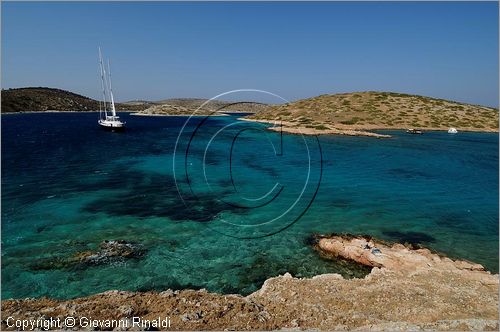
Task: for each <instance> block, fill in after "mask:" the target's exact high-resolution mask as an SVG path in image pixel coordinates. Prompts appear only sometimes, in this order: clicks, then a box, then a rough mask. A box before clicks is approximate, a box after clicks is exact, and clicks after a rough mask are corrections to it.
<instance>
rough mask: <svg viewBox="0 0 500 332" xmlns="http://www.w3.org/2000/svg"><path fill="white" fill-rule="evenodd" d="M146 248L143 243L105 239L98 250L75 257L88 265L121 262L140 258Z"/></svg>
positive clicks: (81, 253) (78, 254)
mask: <svg viewBox="0 0 500 332" xmlns="http://www.w3.org/2000/svg"><path fill="white" fill-rule="evenodd" d="M145 253H146V250H145V249H144V247H143V246H142V245H141V244H138V243H134V242H127V241H124V240H105V241H103V242H101V244H100V250H99V251H97V252H92V251H85V252H80V253H77V254H76V255H75V258H76V259H77V260H78V261H79V262H80V263H83V264H86V265H102V264H110V263H115V262H121V261H124V260H125V259H130V258H140V257H142V256H144V254H145Z"/></svg>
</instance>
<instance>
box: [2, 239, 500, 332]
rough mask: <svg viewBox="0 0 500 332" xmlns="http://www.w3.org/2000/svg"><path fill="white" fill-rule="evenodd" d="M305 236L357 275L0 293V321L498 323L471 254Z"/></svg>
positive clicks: (251, 326)
mask: <svg viewBox="0 0 500 332" xmlns="http://www.w3.org/2000/svg"><path fill="white" fill-rule="evenodd" d="M110 245H112V248H113V250H110V248H109V247H110ZM312 245H313V247H314V248H315V249H316V250H317V251H318V253H319V254H320V255H322V256H324V257H325V258H326V259H347V260H352V261H355V262H357V263H359V264H363V265H366V266H369V267H372V271H371V273H369V274H368V275H367V276H366V277H364V278H362V279H359V278H354V279H344V278H343V277H342V276H341V275H339V274H326V275H319V276H316V277H313V278H304V279H299V278H294V277H293V276H291V275H290V274H288V273H287V274H285V275H284V276H279V277H275V278H270V279H268V280H266V281H265V283H264V284H263V286H262V288H261V289H260V290H258V291H257V292H255V293H252V294H250V295H248V296H246V297H243V296H241V295H220V294H214V293H209V292H207V291H205V290H198V291H195V290H182V291H173V290H166V291H163V292H160V293H157V292H125V291H108V292H104V293H101V294H96V295H93V296H89V297H84V298H78V299H73V300H56V299H47V298H40V299H22V300H4V301H2V312H3V316H2V319H3V320H2V329H4V330H8V329H11V328H8V326H7V323H6V318H7V317H9V316H15V317H16V319H39V318H41V317H45V319H49V318H50V317H52V318H57V317H60V318H64V317H66V316H72V317H75V318H77V321H78V318H79V317H92V318H93V319H115V320H130V319H132V317H133V316H138V317H142V318H143V319H149V320H154V319H157V318H158V317H162V318H164V317H168V318H169V320H170V321H171V327H170V328H169V329H172V330H223V329H230V330H275V329H291V328H293V329H319V330H372V331H379V330H422V329H432V330H491V331H496V330H498V328H499V325H498V284H499V280H498V275H493V274H491V273H489V272H487V271H485V270H484V268H483V267H482V266H481V265H479V264H474V263H470V262H466V261H462V260H452V259H450V258H447V257H445V256H442V255H438V254H436V253H433V252H431V251H430V250H428V249H425V248H412V247H409V246H405V245H402V244H397V243H396V244H388V243H385V242H382V241H378V240H375V239H373V238H371V237H367V236H351V235H335V234H334V235H330V236H315V237H314V241H312ZM129 249H130V248H129V247H128V246H124V243H121V242H116V241H115V242H108V243H106V246H105V248H104V250H107V251H105V252H111V253H112V256H114V255H116V254H117V252H121V251H120V250H123V252H125V253H129V252H130V250H129ZM117 250H118V251H117ZM101 254H102V252H101ZM130 326H131V325H130ZM76 327H77V328H78V325H77V326H76ZM130 329H134V328H130Z"/></svg>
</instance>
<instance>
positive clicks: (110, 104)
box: [97, 47, 125, 130]
mask: <svg viewBox="0 0 500 332" xmlns="http://www.w3.org/2000/svg"><path fill="white" fill-rule="evenodd" d="M99 70H100V74H101V88H102V98H103V100H102V102H101V101H99V120H98V121H97V122H98V123H99V125H100V126H101V127H102V128H105V129H111V130H122V129H125V122H123V121H121V120H120V117H119V116H117V115H116V108H115V99H114V97H113V89H112V86H111V68H110V64H109V60H108V73H107V74H106V68H105V67H104V64H103V62H102V53H101V48H100V47H99ZM103 104H104V105H103ZM109 114H111V115H109Z"/></svg>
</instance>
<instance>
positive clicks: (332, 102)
mask: <svg viewBox="0 0 500 332" xmlns="http://www.w3.org/2000/svg"><path fill="white" fill-rule="evenodd" d="M205 101H206V99H199V98H175V99H165V100H159V101H145V100H137V101H129V102H123V103H118V104H117V105H116V107H117V109H118V111H125V112H133V113H134V114H135V115H146V116H147V115H181V116H185V115H191V114H196V115H222V114H224V113H254V114H252V115H250V116H248V117H245V118H244V120H247V121H255V122H264V123H270V124H273V125H274V126H271V127H270V128H269V129H270V130H275V131H278V130H283V131H285V132H289V133H303V134H342V135H364V136H375V137H386V136H387V135H384V134H378V133H374V132H372V130H376V129H408V128H418V129H423V130H447V129H448V128H450V127H454V128H457V129H458V131H484V132H498V121H499V117H498V109H495V108H492V107H486V106H480V105H471V104H465V103H459V102H454V101H449V100H444V99H437V98H431V97H424V96H417V95H410V94H402V93H394V92H373V91H370V92H353V93H341V94H332V95H321V96H317V97H313V98H307V99H301V100H298V101H295V102H291V103H288V104H281V105H267V104H263V103H258V102H240V103H234V102H230V101H219V100H214V101H210V102H209V103H207V104H206V105H203V104H204V102H205ZM98 110H99V101H97V100H94V99H91V98H88V97H85V96H82V95H79V94H76V93H72V92H69V91H65V90H61V89H54V88H44V87H29V88H19V89H8V90H2V113H20V112H85V111H94V112H95V111H98Z"/></svg>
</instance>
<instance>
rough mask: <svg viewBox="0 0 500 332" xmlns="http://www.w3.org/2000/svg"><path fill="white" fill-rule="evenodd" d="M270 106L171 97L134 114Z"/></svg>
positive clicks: (244, 110) (249, 109)
mask: <svg viewBox="0 0 500 332" xmlns="http://www.w3.org/2000/svg"><path fill="white" fill-rule="evenodd" d="M269 107H270V106H269V105H267V104H264V103H258V102H230V101H221V100H210V101H207V100H206V99H199V98H172V99H165V100H160V101H156V102H154V104H153V105H151V106H150V107H148V108H146V109H144V110H143V111H139V112H137V113H134V115H221V114H225V113H258V112H261V111H263V110H266V109H268V108H269Z"/></svg>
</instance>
